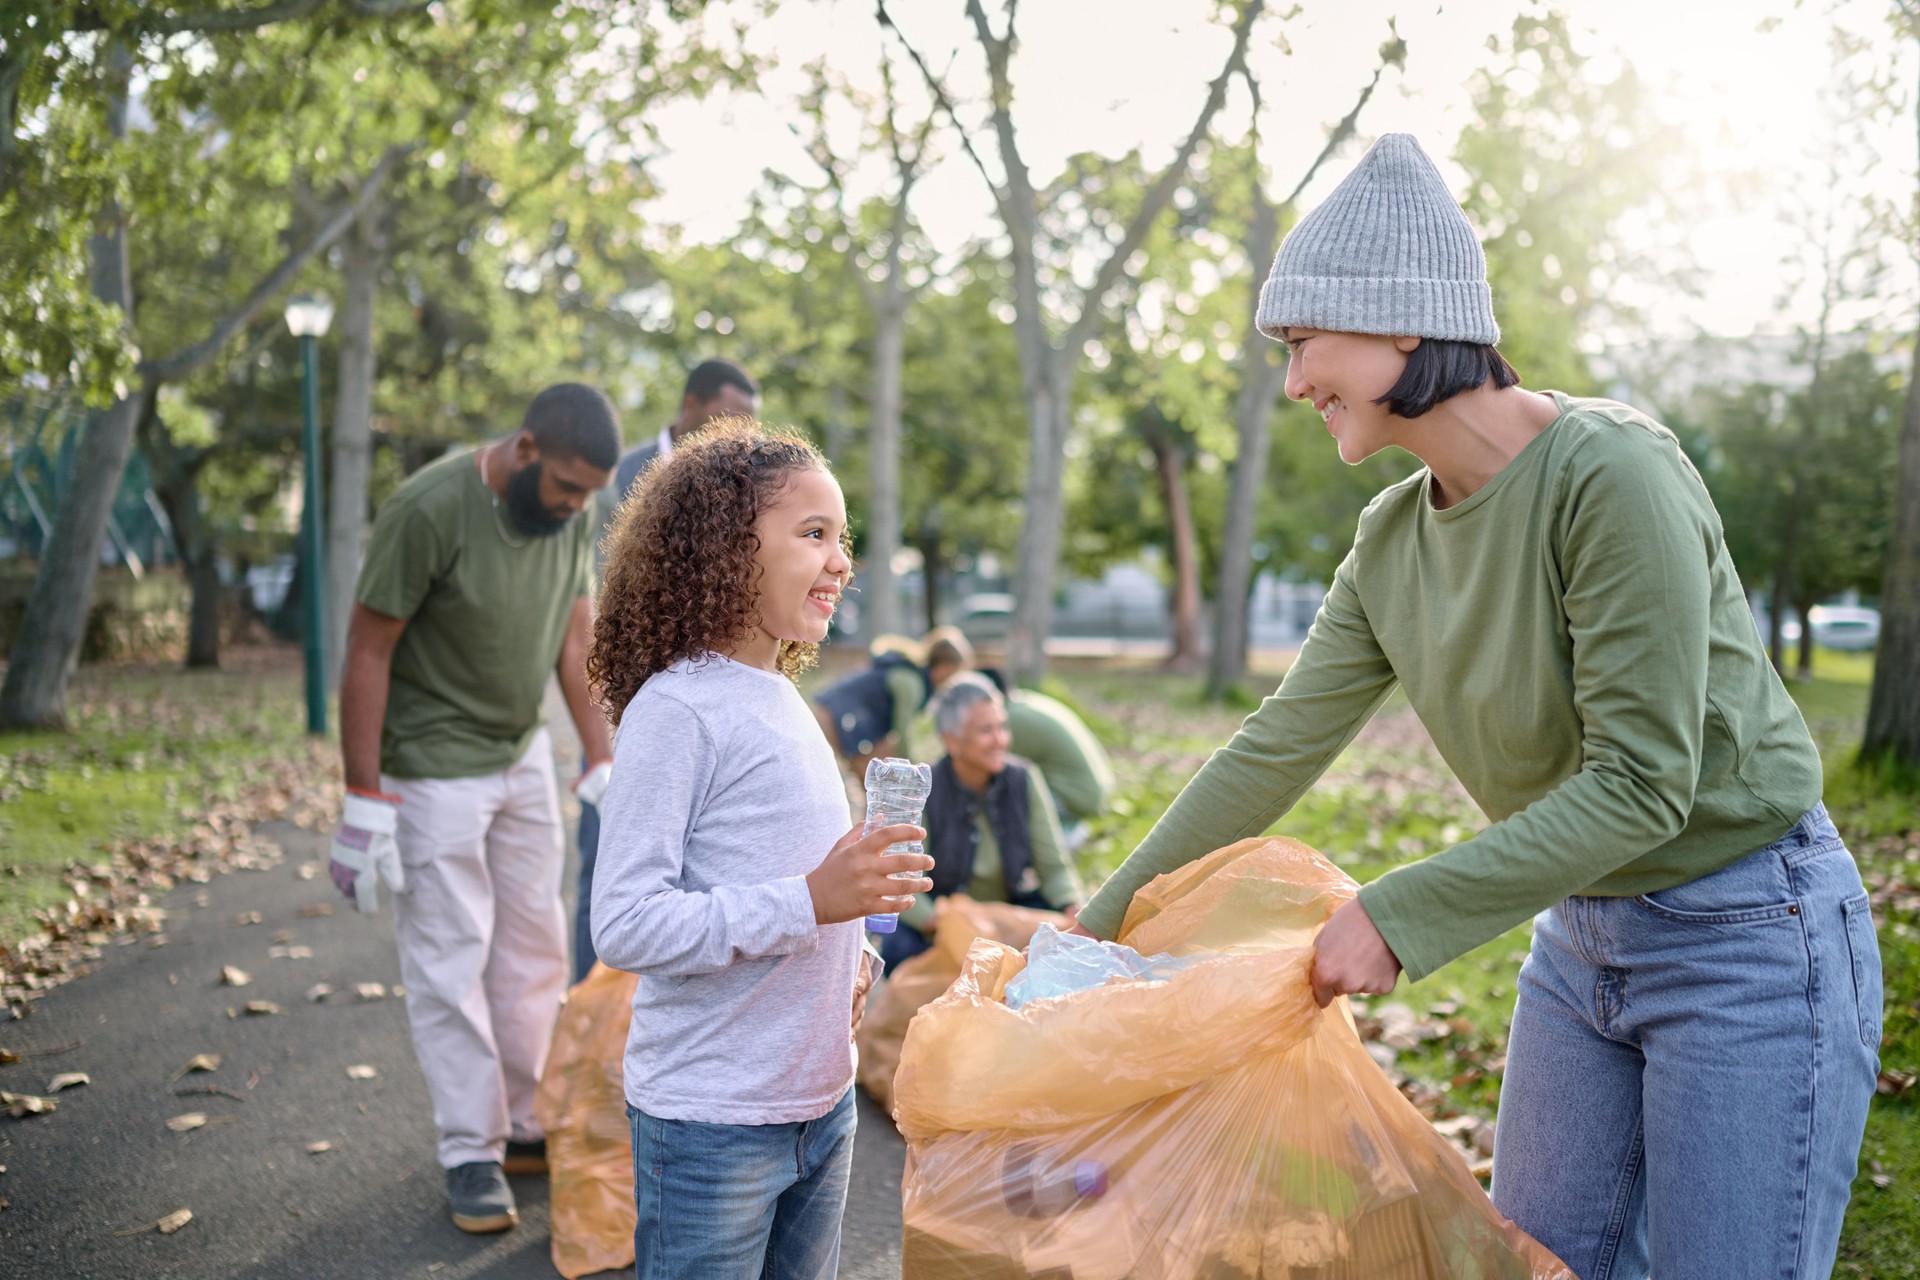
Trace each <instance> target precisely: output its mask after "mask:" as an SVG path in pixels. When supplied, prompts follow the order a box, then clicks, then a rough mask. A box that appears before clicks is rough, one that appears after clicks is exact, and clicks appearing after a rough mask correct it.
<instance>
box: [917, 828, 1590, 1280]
mask: <svg viewBox="0 0 1920 1280" xmlns="http://www.w3.org/2000/svg"><path fill="white" fill-rule="evenodd" d="M1354 888H1355V886H1354V884H1353V882H1352V881H1351V880H1350V879H1348V878H1347V877H1346V876H1345V875H1344V874H1343V873H1342V872H1340V871H1339V870H1338V869H1337V868H1336V867H1334V866H1333V865H1332V864H1331V863H1329V862H1327V861H1326V860H1325V859H1323V858H1321V857H1320V856H1319V855H1318V854H1316V853H1314V852H1313V851H1312V850H1311V849H1309V848H1307V847H1306V846H1305V845H1302V844H1299V843H1297V842H1295V841H1290V840H1250V841H1244V842H1242V843H1240V844H1237V845H1234V846H1232V847H1230V848H1227V849H1223V850H1220V851H1219V852H1217V853H1214V854H1212V855H1210V856H1208V857H1206V858H1203V859H1200V860H1199V861H1197V862H1195V863H1193V864H1191V865H1190V866H1188V867H1185V868H1183V869H1182V870H1180V871H1176V872H1173V873H1171V874H1169V875H1166V876H1162V877H1160V879H1158V880H1156V881H1154V882H1153V883H1152V884H1150V885H1148V886H1147V887H1146V888H1144V889H1142V890H1141V891H1140V893H1139V894H1138V895H1136V896H1135V898H1134V902H1133V905H1132V907H1131V908H1130V909H1129V910H1128V912H1127V919H1126V922H1125V924H1124V926H1123V927H1122V929H1121V932H1120V938H1119V941H1120V943H1121V944H1123V945H1124V946H1127V947H1131V948H1132V949H1133V951H1134V952H1136V953H1137V954H1140V955H1145V956H1158V955H1161V954H1165V955H1168V956H1171V957H1173V958H1174V959H1177V960H1180V961H1182V962H1183V964H1184V967H1182V968H1180V969H1179V970H1177V971H1175V972H1172V973H1171V974H1170V975H1169V976H1166V977H1165V978H1164V979H1163V980H1159V981H1146V982H1142V981H1119V982H1116V981H1111V980H1108V981H1105V982H1104V983H1102V984H1101V985H1098V986H1092V987H1087V988H1084V989H1081V990H1078V991H1075V992H1071V993H1069V994H1065V995H1061V996H1059V997H1057V998H1052V999H1038V1000H1032V1001H1030V1002H1029V1003H1027V1004H1026V1005H1025V1007H1023V1008H1021V1009H1018V1010H1016V1009H1014V1008H1012V1007H1011V1006H1010V1003H1009V1001H1008V999H1007V994H1008V990H1009V988H1010V986H1011V985H1012V984H1013V982H1014V981H1016V980H1017V979H1018V978H1019V977H1020V976H1021V974H1022V971H1023V970H1024V969H1025V968H1026V967H1027V965H1026V961H1025V960H1024V959H1023V958H1022V956H1021V955H1020V953H1019V952H1017V951H1014V950H1013V949H1011V948H1010V947H1006V946H1003V945H1000V944H998V943H995V942H992V941H990V940H986V939H982V940H979V941H976V942H975V943H974V944H973V946H972V948H971V949H970V950H969V951H968V953H967V957H966V962H965V965H964V966H963V968H962V970H961V973H960V975H959V977H958V978H957V979H956V980H955V981H954V983H953V985H952V986H951V987H950V988H949V989H948V991H947V992H946V994H945V995H943V996H941V997H940V998H939V999H936V1000H934V1001H933V1002H932V1003H930V1004H928V1005H927V1006H926V1007H925V1008H923V1009H922V1010H921V1011H920V1014H919V1016H918V1017H917V1018H915V1019H914V1021H913V1024H912V1026H911V1027H910V1029H909V1030H908V1033H907V1038H906V1043H905V1045H904V1047H903V1049H902V1053H901V1061H900V1068H899V1071H898V1073H897V1075H896V1077H895V1080H894V1087H895V1090H896V1095H895V1107H894V1118H895V1120H896V1121H897V1122H898V1124H899V1126H900V1130H901V1132H902V1133H903V1134H904V1135H905V1136H906V1138H907V1167H906V1174H905V1177H904V1179H903V1183H902V1213H903V1218H904V1224H905V1242H904V1249H903V1274H904V1275H905V1276H907V1277H911V1278H912V1280H1021V1278H1025V1277H1048V1278H1049V1280H1123V1278H1126V1280H1574V1278H1573V1275H1572V1272H1570V1271H1569V1270H1568V1269H1567V1268H1566V1267H1565V1266H1564V1265H1563V1264H1562V1263H1561V1262H1560V1261H1559V1260H1558V1259H1557V1258H1555V1257H1554V1256H1553V1255H1552V1254H1551V1253H1550V1252H1548V1251H1547V1250H1546V1249H1545V1248H1544V1247H1543V1246H1541V1245H1540V1244H1539V1243H1538V1242H1536V1241H1534V1240H1533V1239H1532V1238H1530V1237H1529V1236H1527V1235H1526V1234H1525V1233H1524V1232H1522V1231H1521V1230H1520V1229H1519V1228H1518V1227H1515V1226H1514V1225H1513V1224H1512V1223H1510V1222H1507V1221H1506V1220H1505V1219H1504V1218H1502V1217H1500V1215H1499V1214H1498V1212H1497V1211H1495V1209H1494V1207H1493V1204H1492V1202H1491V1201H1490V1200H1489V1199H1488V1198H1487V1194H1486V1192H1485V1191H1483V1190H1482V1189H1481V1188H1480V1184H1479V1183H1478V1182H1476V1181H1475V1180H1474V1178H1473V1175H1472V1174H1471V1173H1469V1172H1468V1171H1467V1167H1466V1165H1465V1163H1464V1162H1463V1161H1462V1160H1461V1159H1460V1157H1459V1156H1458V1155H1457V1154H1456V1153H1455V1152H1454V1151H1453V1149H1452V1148H1451V1147H1450V1146H1449V1145H1448V1144H1447V1142H1446V1140H1445V1139H1444V1138H1443V1137H1441V1136H1440V1135H1439V1134H1438V1133H1436V1132H1435V1131H1434V1129H1433V1127H1432V1125H1430V1124H1429V1123H1428V1122H1427V1120H1426V1119H1425V1118H1424V1117H1422V1116H1421V1115H1420V1113H1419V1112H1417V1111H1416V1110H1415V1109H1414V1108H1413V1105H1412V1104H1411V1103H1410V1102H1408V1101H1407V1100H1406V1098H1405V1097H1403V1096H1402V1095H1401V1094H1400V1092H1399V1090H1397V1089H1396V1088H1394V1086H1393V1084H1392V1082H1391V1081H1390V1080H1388V1078H1387V1077H1386V1075H1385V1074H1384V1073H1382V1072H1381V1070H1380V1069H1379V1068H1378V1067H1377V1066H1376V1065H1375V1064H1374V1062H1373V1060H1372V1059H1371V1058H1370V1057H1368V1056H1367V1052H1366V1050H1365V1048H1364V1047H1363V1046H1362V1044H1361V1043H1360V1038H1359V1036H1358V1034H1357V1033H1356V1032H1355V1030H1354V1028H1353V1023H1352V1020H1351V1018H1350V1017H1349V1016H1348V1015H1347V1013H1346V1008H1345V1001H1336V1002H1335V1003H1334V1004H1333V1005H1332V1006H1331V1007H1329V1008H1328V1009H1325V1010H1322V1009H1320V1008H1319V1007H1318V1006H1317V1005H1315V1004H1314V1002H1313V995H1312V992H1311V990H1310V988H1309V986H1308V982H1307V974H1308V966H1309V964H1310V963H1311V959H1312V952H1311V942H1312V938H1313V934H1314V933H1315V931H1317V930H1318V928H1319V927H1320V925H1321V924H1323V923H1324V922H1325V920H1326V918H1327V916H1328V915H1330V914H1331V913H1332V911H1333V910H1334V908H1336V907H1338V906H1339V905H1340V904H1341V903H1343V902H1345V901H1347V900H1348V899H1350V898H1351V897H1352V896H1353V892H1354ZM1036 963H1037V961H1036ZM1569 1158H1578V1153H1569Z"/></svg>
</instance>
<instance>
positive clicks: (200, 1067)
mask: <svg viewBox="0 0 1920 1280" xmlns="http://www.w3.org/2000/svg"><path fill="white" fill-rule="evenodd" d="M219 1069H220V1055H219V1054H217V1053H196V1054H194V1055H193V1057H191V1058H189V1059H187V1065H186V1066H184V1067H182V1068H180V1069H179V1070H178V1071H176V1072H174V1073H173V1079H174V1080H178V1079H179V1078H180V1077H181V1076H184V1075H186V1074H187V1073H188V1072H190V1071H218V1070H219ZM168 1083H169V1084H171V1083H172V1081H168Z"/></svg>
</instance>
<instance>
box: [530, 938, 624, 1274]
mask: <svg viewBox="0 0 1920 1280" xmlns="http://www.w3.org/2000/svg"><path fill="white" fill-rule="evenodd" d="M638 982H639V979H638V978H636V977H634V976H633V975H632V974H630V973H621V972H620V971H618V970H617V969H609V968H607V966H605V965H603V964H596V965H594V966H593V968H592V969H591V970H589V971H588V973H587V976H586V977H584V978H582V979H581V980H580V983H579V985H578V986H576V987H574V988H573V990H572V991H570V992H568V993H567V1003H566V1007H565V1008H563V1009H561V1010H560V1019H559V1021H558V1022H556V1023H555V1024H554V1028H553V1047H552V1048H551V1049H550V1050H548V1052H547V1069H546V1070H545V1071H544V1072H542V1073H541V1076H540V1088H539V1091H538V1092H537V1093H536V1094H535V1095H534V1100H533V1109H534V1114H535V1115H537V1116H538V1117H539V1118H540V1124H541V1126H542V1127H543V1128H545V1130H546V1133H547V1183H548V1188H549V1190H548V1194H549V1196H550V1197H551V1203H552V1206H553V1268H554V1270H556V1271H558V1272H559V1273H560V1274H561V1275H563V1276H566V1277H568V1280H573V1277H575V1276H585V1275H592V1274H593V1273H594V1272H596V1271H618V1270H626V1269H631V1268H632V1266H633V1228H634V1222H635V1219H636V1218H637V1216H638V1215H637V1214H636V1213H635V1212H634V1207H633V1135H632V1132H631V1130H630V1129H629V1128H628V1127H627V1095H626V1090H625V1088H624V1085H623V1076H624V1072H625V1064H626V1054H627V1028H628V1026H629V1025H630V1024H631V1023H632V1021H633V988H634V986H635V984H636V983H638Z"/></svg>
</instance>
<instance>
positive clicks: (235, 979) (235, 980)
mask: <svg viewBox="0 0 1920 1280" xmlns="http://www.w3.org/2000/svg"><path fill="white" fill-rule="evenodd" d="M220 981H221V982H223V983H225V984H226V985H227V986H229V987H244V986H246V985H247V984H248V983H249V982H252V981H253V975H252V974H250V973H248V972H247V971H246V970H245V969H240V968H236V967H234V966H233V965H230V964H223V965H221V966H220Z"/></svg>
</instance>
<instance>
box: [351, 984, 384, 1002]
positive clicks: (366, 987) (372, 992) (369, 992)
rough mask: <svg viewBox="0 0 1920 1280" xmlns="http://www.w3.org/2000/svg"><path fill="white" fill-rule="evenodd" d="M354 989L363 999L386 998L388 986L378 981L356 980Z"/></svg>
mask: <svg viewBox="0 0 1920 1280" xmlns="http://www.w3.org/2000/svg"><path fill="white" fill-rule="evenodd" d="M353 990H354V993H355V994H356V995H358V996H359V997H360V998H361V999H362V1000H385V999H386V998H387V988H386V986H385V985H384V984H382V983H378V982H356V983H354V984H353Z"/></svg>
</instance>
